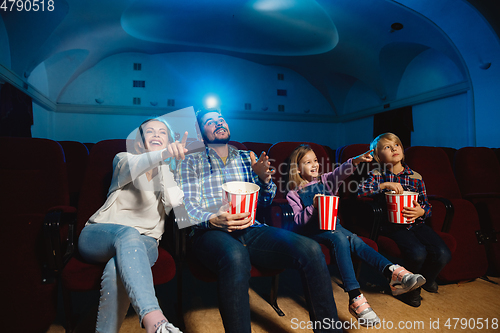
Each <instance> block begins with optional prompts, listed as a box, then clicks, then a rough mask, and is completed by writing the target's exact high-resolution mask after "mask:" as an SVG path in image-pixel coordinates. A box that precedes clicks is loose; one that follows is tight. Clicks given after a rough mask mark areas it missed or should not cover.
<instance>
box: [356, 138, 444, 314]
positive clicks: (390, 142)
mask: <svg viewBox="0 0 500 333" xmlns="http://www.w3.org/2000/svg"><path fill="white" fill-rule="evenodd" d="M370 149H373V157H374V158H375V160H376V161H377V162H378V163H380V164H381V165H382V166H383V169H375V170H372V171H371V172H370V174H369V175H368V178H367V179H366V180H365V181H364V182H363V183H361V184H360V186H359V191H358V195H359V196H370V197H376V198H377V199H379V200H380V201H381V203H382V207H385V197H384V193H385V192H388V191H394V192H396V193H398V194H400V193H403V191H411V192H417V193H418V201H414V202H413V204H414V207H405V208H404V210H403V216H404V217H405V218H407V219H408V220H409V221H410V224H395V223H389V222H388V221H386V223H383V225H382V226H381V233H382V234H383V235H385V236H387V237H389V238H391V239H393V240H394V241H395V242H396V244H397V245H398V247H399V249H400V250H401V254H402V256H403V260H404V262H405V266H406V267H407V268H408V269H410V270H411V271H412V272H415V273H420V274H422V275H423V276H424V277H425V279H426V280H427V282H426V283H425V284H424V285H423V286H422V288H424V290H426V291H428V292H432V293H437V291H438V285H437V283H436V277H437V276H438V274H439V272H440V271H441V270H442V269H443V268H444V266H445V265H446V264H447V263H448V262H449V261H450V259H451V252H450V250H449V249H448V247H447V246H446V244H445V243H444V241H443V240H442V239H441V237H439V235H438V234H437V233H436V232H434V230H432V228H431V227H429V226H428V225H427V224H425V219H426V218H428V217H429V216H431V205H430V203H429V201H428V200H427V193H426V191H425V184H424V181H423V179H422V176H421V175H420V174H418V173H417V172H415V171H413V170H411V169H410V168H409V167H408V166H407V165H406V164H405V163H404V150H403V145H402V143H401V140H400V139H399V138H398V137H397V136H396V135H395V134H393V133H384V134H381V135H379V136H378V137H376V138H375V139H374V140H373V141H372V143H371V144H370ZM412 221H413V222H412ZM411 222H412V223H411ZM400 297H401V298H402V300H403V301H404V302H405V303H407V304H409V305H411V306H415V307H417V306H420V301H421V297H420V288H419V289H416V290H415V291H412V292H409V293H407V294H405V295H401V296H400Z"/></svg>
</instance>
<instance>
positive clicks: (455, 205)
mask: <svg viewBox="0 0 500 333" xmlns="http://www.w3.org/2000/svg"><path fill="white" fill-rule="evenodd" d="M405 161H406V163H407V164H408V166H409V167H410V168H411V169H413V170H415V171H416V172H418V173H420V174H421V175H422V178H423V180H424V183H425V185H426V189H427V195H428V197H429V201H430V203H431V205H432V216H431V217H430V219H429V221H428V223H430V225H431V227H432V228H433V229H434V231H436V232H443V233H445V234H449V235H451V236H453V238H454V239H455V240H456V249H455V251H454V250H453V248H452V247H453V245H450V243H449V242H447V241H446V239H444V238H443V239H444V240H445V242H446V243H447V245H448V247H450V251H451V252H452V259H451V261H450V262H449V263H448V265H446V266H445V268H444V269H443V270H442V271H441V273H440V274H439V279H440V280H442V281H444V282H453V281H460V280H470V279H475V278H478V277H481V276H483V275H485V274H486V270H487V268H488V262H487V259H486V252H485V249H484V245H481V244H479V243H478V241H477V238H476V231H477V230H479V229H480V225H479V218H478V215H477V211H476V208H475V207H474V205H473V204H472V203H471V202H470V201H467V200H465V199H463V198H462V195H461V193H460V189H459V187H458V184H457V181H456V179H455V176H454V174H453V170H452V167H451V164H450V162H449V158H448V156H447V155H446V153H445V152H444V151H443V150H442V149H441V148H439V147H423V146H415V147H410V148H408V149H406V151H405ZM441 236H442V235H441ZM442 237H443V236H442Z"/></svg>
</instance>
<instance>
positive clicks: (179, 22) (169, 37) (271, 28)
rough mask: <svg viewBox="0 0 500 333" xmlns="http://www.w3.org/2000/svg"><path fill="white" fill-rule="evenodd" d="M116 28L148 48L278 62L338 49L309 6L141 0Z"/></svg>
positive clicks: (287, 1)
mask: <svg viewBox="0 0 500 333" xmlns="http://www.w3.org/2000/svg"><path fill="white" fill-rule="evenodd" d="M194 2H196V4H195V3H194ZM221 2H223V3H221ZM121 25H122V27H123V29H124V30H125V31H126V32H127V33H128V34H130V35H131V36H133V37H135V38H138V39H141V40H145V41H150V42H156V43H165V44H177V45H189V46H198V47H206V48H215V49H221V50H227V51H234V52H247V53H255V54H266V55H278V56H299V55H312V54H320V53H324V52H328V51H330V50H332V49H333V48H334V47H335V46H336V45H337V43H338V33H337V28H336V27H335V24H334V23H333V21H332V19H331V17H330V16H329V15H327V13H326V12H325V10H324V9H323V7H321V6H320V5H319V4H318V3H317V2H316V1H315V0H303V1H296V0H266V1H263V0H253V1H235V0H224V1H219V2H218V3H217V4H214V2H209V1H203V0H192V1H189V2H185V1H172V0H169V1H156V0H146V1H144V0H142V1H135V2H134V3H132V4H131V5H130V6H129V7H128V8H127V9H126V10H125V11H124V12H123V14H122V17H121Z"/></svg>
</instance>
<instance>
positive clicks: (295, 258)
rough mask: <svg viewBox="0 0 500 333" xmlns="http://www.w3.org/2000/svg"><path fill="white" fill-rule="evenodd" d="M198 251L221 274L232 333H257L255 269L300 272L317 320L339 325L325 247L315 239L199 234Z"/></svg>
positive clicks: (220, 291) (283, 234) (270, 233)
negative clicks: (252, 316) (252, 294)
mask: <svg viewBox="0 0 500 333" xmlns="http://www.w3.org/2000/svg"><path fill="white" fill-rule="evenodd" d="M193 252H194V253H195V255H196V256H197V257H198V259H199V260H200V261H201V262H203V263H204V264H205V265H206V266H207V267H208V268H209V269H210V270H211V271H213V272H214V273H216V274H217V277H218V278H217V295H218V299H219V311H220V314H221V317H222V320H223V323H224V329H225V332H226V333H250V331H251V328H250V327H251V325H250V322H251V321H250V304H249V296H248V288H249V279H250V269H251V265H255V266H256V267H259V268H264V269H285V268H292V269H297V270H298V271H299V273H300V276H301V278H302V285H303V287H304V293H305V298H306V302H307V305H308V307H309V316H310V318H311V321H313V322H316V321H323V319H325V320H327V321H328V322H329V323H332V322H334V323H337V322H338V320H339V319H338V316H337V308H336V306H335V301H334V299H333V290H332V283H331V279H330V274H329V272H328V268H327V267H326V263H325V257H324V255H323V253H322V252H321V248H320V246H319V244H318V243H317V242H315V241H313V240H311V239H309V238H306V237H303V236H300V235H298V234H295V233H293V232H290V231H287V230H283V229H278V228H274V227H268V226H262V227H250V228H247V229H245V230H242V231H238V232H232V233H227V232H224V231H221V230H197V231H196V233H195V235H194V236H193ZM339 324H340V323H339ZM341 331H342V330H338V332H341ZM314 332H337V330H334V329H317V330H314Z"/></svg>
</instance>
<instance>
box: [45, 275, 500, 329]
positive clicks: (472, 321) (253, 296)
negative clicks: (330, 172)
mask: <svg viewBox="0 0 500 333" xmlns="http://www.w3.org/2000/svg"><path fill="white" fill-rule="evenodd" d="M335 276H336V274H335V272H332V286H333V291H334V296H335V301H336V304H337V309H338V314H339V317H340V320H341V321H343V327H344V332H355V331H361V332H363V331H378V332H393V331H396V332H454V331H461V332H499V331H500V284H499V283H500V278H498V277H489V279H490V282H488V281H486V280H483V279H476V280H473V281H467V282H460V283H454V284H447V285H440V287H439V293H437V294H431V293H428V292H426V291H424V290H422V294H421V296H422V305H421V306H420V307H418V308H413V307H410V306H408V305H406V304H404V303H402V302H401V301H399V300H397V299H395V298H394V297H392V296H391V295H389V294H387V293H385V292H384V289H385V288H383V287H382V286H383V285H384V281H383V280H382V279H381V278H380V277H379V275H378V273H377V272H374V271H372V270H371V269H370V268H369V267H362V269H361V273H360V278H359V280H360V283H361V285H362V289H363V292H364V294H365V296H366V297H367V299H368V301H369V303H370V305H371V306H372V307H373V309H374V310H375V311H376V312H377V314H378V315H379V317H380V318H381V320H382V324H381V325H380V326H377V327H374V328H363V327H359V326H357V325H356V326H352V325H351V323H353V322H354V318H353V317H352V316H351V315H350V314H349V311H348V308H347V303H348V297H347V293H345V292H344V291H343V290H342V288H341V287H340V286H339V285H338V284H337V283H336V281H337V279H336V277H335ZM183 281H184V288H183V292H184V296H183V300H184V301H183V306H184V311H183V312H184V316H183V318H184V321H185V325H186V326H185V329H184V330H183V331H184V332H185V333H219V332H224V330H223V326H222V320H221V318H220V315H219V311H218V308H217V301H216V293H215V287H216V286H215V283H207V282H203V281H200V280H196V279H195V278H194V277H193V276H192V275H191V274H190V273H189V271H188V270H184V274H183ZM367 281H370V282H367ZM270 283H271V281H270V278H266V277H259V278H252V280H251V282H250V290H249V294H250V305H251V315H252V332H253V333H263V332H271V333H292V332H293V333H299V332H312V330H311V329H310V326H311V323H310V322H309V315H308V312H307V310H306V308H305V300H304V298H303V293H302V287H301V283H300V278H299V275H298V273H297V272H295V271H289V270H287V271H285V272H283V273H282V274H281V275H280V286H279V292H278V293H279V296H278V304H279V306H280V308H281V309H282V310H283V312H284V313H285V316H284V317H279V316H278V315H277V314H276V312H275V311H274V310H273V309H272V308H271V307H270V306H269V304H268V303H267V301H266V299H267V297H268V293H269V290H270ZM157 294H158V296H159V299H160V302H161V306H162V308H163V310H164V312H165V313H166V315H167V318H169V319H170V320H171V321H172V322H174V323H175V324H179V320H178V318H177V317H176V312H175V310H174V305H173V303H174V300H175V297H176V280H175V279H174V280H172V281H171V282H169V283H167V284H165V285H162V286H159V287H158V288H157ZM97 298H98V293H90V294H78V295H75V301H76V302H75V303H76V304H75V310H76V312H80V315H79V321H78V325H77V329H76V333H84V332H85V333H86V332H89V333H90V332H93V329H94V325H95V316H96V309H97V306H96V305H97ZM59 312H61V313H62V310H61V311H59ZM59 317H61V318H62V315H61V316H59ZM61 318H58V320H56V322H55V323H54V324H53V325H52V326H51V328H50V329H49V331H48V333H62V332H64V328H63V326H62V325H61V324H60V322H62V319H61ZM133 332H145V330H143V329H141V328H140V326H139V322H138V319H137V315H136V314H135V313H134V311H133V310H130V311H129V314H128V315H127V318H126V320H125V322H124V323H123V325H122V327H121V330H120V333H133Z"/></svg>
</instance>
